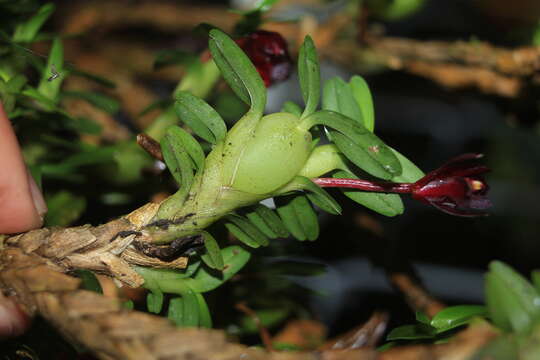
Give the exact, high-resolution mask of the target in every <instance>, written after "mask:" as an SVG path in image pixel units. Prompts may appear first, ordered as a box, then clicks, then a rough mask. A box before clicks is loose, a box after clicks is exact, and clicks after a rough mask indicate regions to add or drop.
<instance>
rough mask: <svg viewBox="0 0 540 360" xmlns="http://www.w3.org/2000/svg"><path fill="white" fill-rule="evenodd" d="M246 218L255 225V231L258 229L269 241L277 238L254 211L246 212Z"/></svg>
mask: <svg viewBox="0 0 540 360" xmlns="http://www.w3.org/2000/svg"><path fill="white" fill-rule="evenodd" d="M262 206H264V205H262ZM265 207H266V206H265ZM269 210H270V209H269ZM270 211H272V210H270ZM246 218H247V219H248V220H249V221H251V223H252V224H253V225H255V226H256V227H257V229H259V230H260V231H261V232H262V233H263V234H264V235H266V236H268V237H269V238H270V239H275V238H277V237H278V236H277V234H276V233H275V232H274V230H272V229H271V228H270V226H268V224H267V223H266V222H265V221H264V218H263V217H262V216H261V215H259V213H257V212H256V211H255V210H251V211H249V212H247V213H246Z"/></svg>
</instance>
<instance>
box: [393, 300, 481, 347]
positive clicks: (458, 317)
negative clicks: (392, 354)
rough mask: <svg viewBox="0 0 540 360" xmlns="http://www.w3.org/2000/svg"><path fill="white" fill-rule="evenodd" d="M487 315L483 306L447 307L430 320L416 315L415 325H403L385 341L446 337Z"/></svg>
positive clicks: (421, 314)
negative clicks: (451, 331) (449, 333)
mask: <svg viewBox="0 0 540 360" xmlns="http://www.w3.org/2000/svg"><path fill="white" fill-rule="evenodd" d="M486 315H487V309H486V307H485V306H480V305H458V306H450V307H447V308H445V309H443V310H441V311H440V312H438V313H437V314H436V315H435V316H434V317H433V318H432V319H429V318H428V317H427V315H426V314H424V313H421V312H418V313H416V320H417V321H418V323H417V324H413V325H404V326H400V327H397V328H395V329H393V330H392V331H391V332H390V333H389V334H388V336H387V340H391V341H394V340H424V339H436V338H440V337H441V336H446V335H448V334H447V333H448V331H450V330H454V329H456V328H458V327H460V326H463V325H466V324H468V323H470V322H471V321H472V320H473V319H474V318H476V317H479V316H480V317H483V316H486Z"/></svg>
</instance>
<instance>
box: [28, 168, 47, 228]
mask: <svg viewBox="0 0 540 360" xmlns="http://www.w3.org/2000/svg"><path fill="white" fill-rule="evenodd" d="M28 183H29V184H30V194H31V195H32V200H33V202H34V207H35V208H36V211H37V213H38V215H39V217H40V218H41V220H42V221H43V217H44V216H45V214H46V213H47V204H46V203H45V200H44V199H43V195H42V194H41V190H39V187H38V186H37V184H36V182H35V181H34V178H33V177H32V175H30V172H28Z"/></svg>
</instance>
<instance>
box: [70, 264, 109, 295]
mask: <svg viewBox="0 0 540 360" xmlns="http://www.w3.org/2000/svg"><path fill="white" fill-rule="evenodd" d="M74 274H75V276H77V277H78V278H80V279H81V280H82V281H81V285H82V288H83V289H86V290H90V291H93V292H96V293H98V294H103V289H102V288H101V284H100V283H99V280H98V279H97V277H96V275H94V273H93V272H91V271H88V270H82V269H78V270H75V271H74Z"/></svg>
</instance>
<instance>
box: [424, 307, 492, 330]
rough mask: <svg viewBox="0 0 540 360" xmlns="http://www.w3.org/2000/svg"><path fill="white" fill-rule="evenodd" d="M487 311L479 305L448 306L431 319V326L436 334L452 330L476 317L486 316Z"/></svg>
mask: <svg viewBox="0 0 540 360" xmlns="http://www.w3.org/2000/svg"><path fill="white" fill-rule="evenodd" d="M486 315H487V309H486V307H485V306H480V305H458V306H450V307H447V308H445V309H443V310H441V311H439V312H438V313H437V314H436V315H435V316H434V317H433V318H432V319H431V322H430V324H431V326H433V327H434V328H436V329H437V333H440V332H444V331H448V330H451V329H454V328H456V327H458V326H462V325H465V324H467V323H469V322H470V321H471V320H472V319H473V318H474V317H476V316H486Z"/></svg>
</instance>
